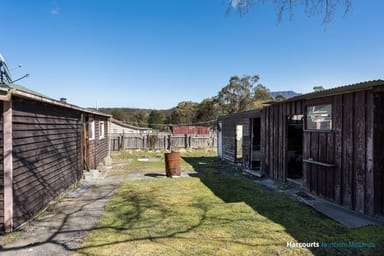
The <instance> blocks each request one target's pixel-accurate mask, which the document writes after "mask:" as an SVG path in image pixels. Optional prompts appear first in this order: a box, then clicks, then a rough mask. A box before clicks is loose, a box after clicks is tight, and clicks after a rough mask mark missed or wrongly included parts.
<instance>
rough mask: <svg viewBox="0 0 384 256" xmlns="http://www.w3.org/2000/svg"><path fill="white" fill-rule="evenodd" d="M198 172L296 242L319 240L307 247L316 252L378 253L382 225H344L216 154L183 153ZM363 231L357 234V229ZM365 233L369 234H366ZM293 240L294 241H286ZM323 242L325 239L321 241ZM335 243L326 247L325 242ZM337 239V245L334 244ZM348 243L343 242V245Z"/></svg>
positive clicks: (220, 193) (229, 198)
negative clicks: (266, 185) (256, 180)
mask: <svg viewBox="0 0 384 256" xmlns="http://www.w3.org/2000/svg"><path fill="white" fill-rule="evenodd" d="M183 159H184V161H186V162H188V163H189V164H191V165H192V166H193V167H194V169H195V171H196V172H198V173H199V174H202V175H201V176H200V179H201V181H202V182H203V183H204V184H205V185H206V186H207V187H208V188H209V189H210V190H211V191H212V192H213V193H214V194H215V195H216V196H218V197H219V198H221V199H222V200H223V201H224V202H227V203H233V202H244V203H246V204H247V205H249V206H250V207H251V208H252V209H253V210H254V211H255V212H257V213H259V214H261V215H263V216H264V217H266V218H268V219H269V220H271V221H273V222H275V223H278V224H280V225H282V226H283V227H284V228H285V230H286V232H287V233H288V234H290V235H291V236H292V237H293V238H294V239H295V240H296V241H297V242H300V243H304V242H305V243H312V242H318V243H319V246H320V247H319V248H309V249H310V250H311V252H312V253H313V254H315V255H380V254H381V252H382V251H383V249H384V248H383V243H384V240H383V239H384V236H383V235H380V237H378V236H377V235H375V233H376V234H377V233H378V232H381V233H382V231H383V228H382V227H378V226H376V227H373V226H372V227H366V228H360V229H355V230H351V229H347V228H346V227H344V226H342V225H341V224H339V223H336V222H335V221H333V220H331V219H329V218H328V217H326V216H324V215H322V214H321V213H319V212H317V211H316V210H314V209H312V208H311V207H309V206H307V205H305V204H303V203H300V202H298V201H296V200H294V199H291V198H288V197H287V196H286V195H284V194H281V193H278V192H272V191H268V190H267V189H265V188H263V187H262V186H261V185H258V184H255V183H254V182H253V181H252V180H250V179H247V178H245V177H244V176H242V175H241V174H240V170H239V167H237V166H236V165H233V164H229V163H226V162H224V161H221V160H220V159H218V158H217V157H183ZM364 229H365V231H364V232H362V233H364V234H365V235H356V233H359V232H355V231H357V230H361V231H363V230H364ZM367 234H368V235H367ZM286 242H294V241H286ZM323 242H324V243H323ZM326 242H327V243H334V245H333V246H332V248H329V247H331V246H329V247H327V248H325V247H322V243H323V246H325V243H326ZM350 242H360V243H372V242H374V243H375V246H376V247H375V248H359V246H353V245H352V246H351V245H350ZM335 243H338V244H339V245H340V246H338V245H336V244H335ZM346 244H347V246H343V245H346Z"/></svg>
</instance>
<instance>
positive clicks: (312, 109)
mask: <svg viewBox="0 0 384 256" xmlns="http://www.w3.org/2000/svg"><path fill="white" fill-rule="evenodd" d="M306 129H307V130H332V105H331V104H324V105H314V106H308V107H307V122H306Z"/></svg>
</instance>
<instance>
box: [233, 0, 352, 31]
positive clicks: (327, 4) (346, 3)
mask: <svg viewBox="0 0 384 256" xmlns="http://www.w3.org/2000/svg"><path fill="white" fill-rule="evenodd" d="M227 1H228V2H227V3H228V8H227V14H229V13H230V12H231V10H237V11H238V12H239V14H240V15H245V14H247V13H248V10H249V8H250V7H252V6H254V5H258V4H262V3H264V2H265V1H264V0H227ZM272 2H273V3H274V4H275V5H276V9H277V19H278V21H279V22H281V21H282V19H283V17H284V15H285V13H287V12H288V15H289V18H290V19H292V18H293V15H294V12H295V8H296V7H297V6H298V5H304V6H305V12H306V13H308V16H310V17H312V16H315V15H317V14H320V15H323V21H322V23H323V25H327V24H329V23H332V22H333V19H334V14H335V12H336V9H337V7H338V6H340V5H342V6H343V9H344V14H347V13H348V12H349V11H350V9H351V7H352V0H272Z"/></svg>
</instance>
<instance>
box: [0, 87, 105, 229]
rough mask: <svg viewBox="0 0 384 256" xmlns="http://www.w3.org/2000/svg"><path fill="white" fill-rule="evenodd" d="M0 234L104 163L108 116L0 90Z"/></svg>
mask: <svg viewBox="0 0 384 256" xmlns="http://www.w3.org/2000/svg"><path fill="white" fill-rule="evenodd" d="M0 109H2V110H3V114H2V115H0V122H1V124H0V140H1V143H0V162H1V164H0V229H1V230H2V231H7V232H8V231H12V230H13V229H14V228H15V227H17V226H20V225H21V224H23V223H24V222H26V221H28V220H29V219H31V218H32V217H33V216H34V215H35V214H36V213H37V212H38V211H40V210H41V209H42V208H44V207H45V206H46V205H47V203H48V202H49V201H51V200H52V199H54V198H56V197H57V196H58V195H59V194H61V193H62V192H64V191H65V190H67V189H68V188H69V187H70V186H71V185H73V184H75V183H76V182H78V181H79V180H80V179H81V178H82V176H83V170H84V169H89V168H96V166H97V165H98V164H99V163H101V162H102V161H103V160H104V158H106V157H108V148H109V142H108V122H109V119H110V116H109V115H105V114H102V113H98V112H94V111H90V110H87V109H84V108H80V107H77V106H74V105H71V104H68V103H66V102H62V101H57V100H54V99H50V98H48V97H46V96H43V95H41V94H38V93H34V92H32V91H30V90H23V88H22V87H20V86H15V85H13V84H6V83H2V84H0Z"/></svg>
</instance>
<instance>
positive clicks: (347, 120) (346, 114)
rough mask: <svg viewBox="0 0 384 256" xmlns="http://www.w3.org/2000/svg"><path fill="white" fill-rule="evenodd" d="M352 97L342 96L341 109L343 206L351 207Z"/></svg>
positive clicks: (348, 95) (352, 171) (351, 95)
mask: <svg viewBox="0 0 384 256" xmlns="http://www.w3.org/2000/svg"><path fill="white" fill-rule="evenodd" d="M353 102H354V97H353V94H352V93H349V94H345V95H344V109H343V133H342V136H343V137H342V141H343V142H342V144H343V169H342V170H343V182H342V185H343V204H344V205H345V206H348V207H350V206H352V204H353V201H352V193H353V192H352V186H353V176H354V175H353V173H354V170H353V125H354V122H353V115H354V108H353Z"/></svg>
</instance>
